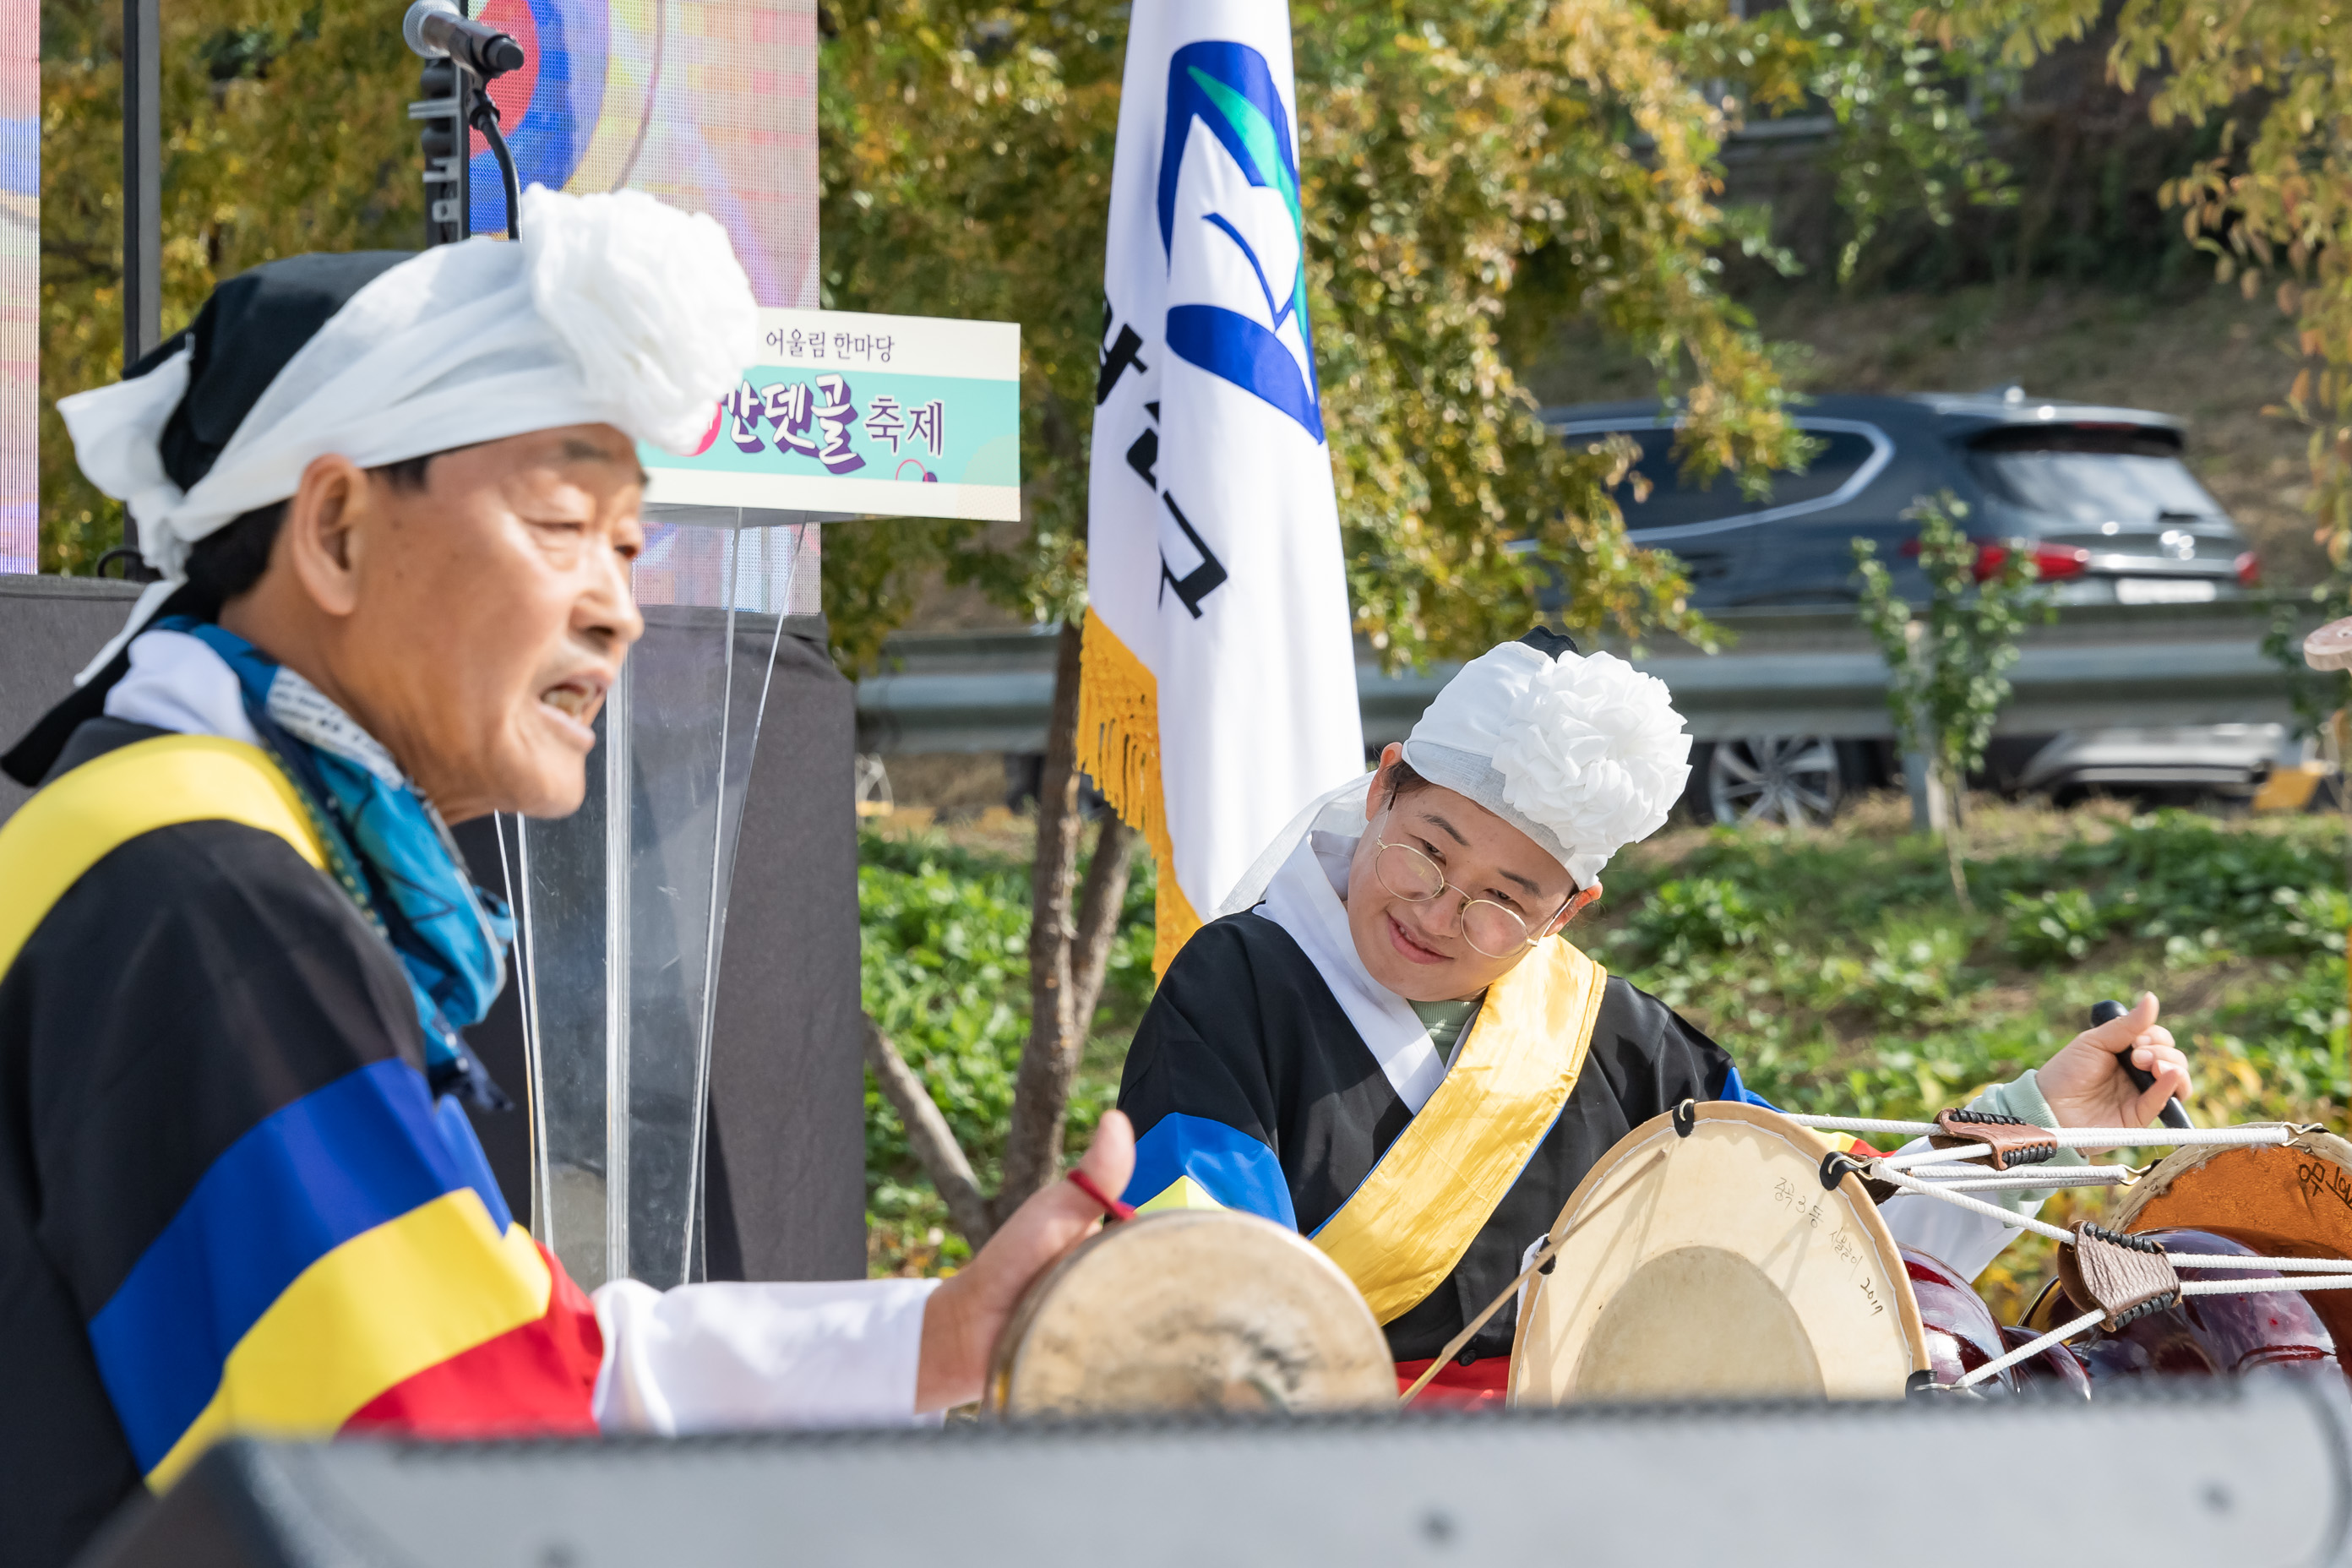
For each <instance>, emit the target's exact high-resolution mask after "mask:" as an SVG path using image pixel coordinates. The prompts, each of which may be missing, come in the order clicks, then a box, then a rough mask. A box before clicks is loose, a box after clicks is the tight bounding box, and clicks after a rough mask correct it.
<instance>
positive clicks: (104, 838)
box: [0, 735, 327, 974]
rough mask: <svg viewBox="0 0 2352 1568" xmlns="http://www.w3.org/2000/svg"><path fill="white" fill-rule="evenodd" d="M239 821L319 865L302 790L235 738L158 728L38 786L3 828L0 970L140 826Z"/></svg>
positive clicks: (322, 860)
mask: <svg viewBox="0 0 2352 1568" xmlns="http://www.w3.org/2000/svg"><path fill="white" fill-rule="evenodd" d="M207 821H227V822H241V823H243V824H245V825H246V826H248V827H257V828H260V829H261V830H262V831H263V832H265V833H274V834H276V835H277V836H278V837H280V838H283V839H284V840H286V842H287V843H289V844H290V845H292V846H293V847H294V851H295V853H296V854H298V855H299V856H301V857H302V858H303V859H305V860H308V861H309V862H310V864H311V865H313V866H316V867H318V868H320V870H324V869H325V868H326V864H327V856H326V851H325V850H324V849H323V848H322V847H320V843H319V837H318V833H317V831H316V830H315V829H314V828H312V826H310V816H309V814H308V813H307V812H306V811H305V810H304V809H303V806H302V800H301V797H300V796H299V795H296V794H295V793H294V786H293V784H290V783H289V782H288V780H287V777H286V775H285V774H284V773H280V772H278V765H277V764H276V763H273V762H271V761H270V760H269V758H268V756H267V755H265V754H264V753H262V752H259V751H257V750H256V749H255V748H253V747H251V746H248V745H247V744H246V743H245V742H241V741H224V740H221V739H219V738H218V737H216V736H212V735H159V736H157V737H156V738H155V739H153V740H152V741H137V742H132V743H131V744H130V745H128V746H123V747H121V748H120V749H118V750H115V751H111V752H107V753H106V754H105V755H103V756H99V757H93V758H91V759H90V760H89V762H86V763H82V764H81V766H79V767H78V768H75V769H74V770H73V771H72V772H70V773H67V774H65V775H64V776H63V777H61V778H59V779H58V780H56V781H55V782H54V783H51V784H45V785H43V786H42V787H41V789H40V790H39V791H37V793H36V794H35V795H34V796H33V798H32V799H30V800H28V801H26V803H25V804H24V805H22V806H20V807H18V808H17V811H16V816H12V817H10V818H9V819H8V821H7V824H6V826H0V974H5V973H7V969H8V966H9V965H10V964H11V963H15V962H16V953H17V951H18V950H19V949H21V948H22V947H23V946H24V945H25V943H26V941H27V940H28V939H29V938H30V937H31V936H32V934H33V931H34V930H35V928H37V926H39V924H40V923H41V921H43V920H44V919H45V918H46V917H47V915H48V912H49V910H50V909H51V908H52V907H53V906H54V905H55V904H56V903H57V901H58V900H59V899H62V898H64V897H65V896H66V893H67V890H68V889H70V888H72V886H73V885H74V884H75V883H76V882H79V881H80V880H81V878H82V873H84V872H85V871H88V870H89V868H91V867H92V866H95V865H97V864H98V863H99V861H100V860H102V859H104V858H106V857H107V856H108V855H109V854H110V853H112V852H113V851H114V849H115V848H117V847H119V846H121V845H123V844H127V843H129V842H130V841H131V839H133V838H136V837H139V836H140V835H141V834H142V833H152V832H153V831H154V830H155V829H157V828H159V827H171V826H175V825H177V824H179V823H183V822H207Z"/></svg>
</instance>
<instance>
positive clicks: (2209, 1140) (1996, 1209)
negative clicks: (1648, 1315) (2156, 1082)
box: [1789, 1116, 2352, 1389]
mask: <svg viewBox="0 0 2352 1568" xmlns="http://www.w3.org/2000/svg"><path fill="white" fill-rule="evenodd" d="M1789 1120H1790V1121H1794V1122H1796V1123H1797V1124H1798V1125H1800V1126H1802V1127H1810V1128H1813V1129H1815V1130H1816V1131H1835V1132H1876V1133H1889V1134H1902V1135H1906V1136H1909V1137H1915V1138H1917V1137H1930V1136H1937V1135H1948V1134H1949V1133H1950V1132H1951V1131H1953V1129H1952V1128H1950V1127H1948V1126H1947V1125H1941V1124H1938V1123H1937V1122H1933V1121H1883V1120H1877V1119H1874V1118H1867V1117H1858V1116H1791V1117H1790V1119H1789ZM2315 1131H2325V1129H2324V1128H2322V1127H2320V1126H2318V1125H2317V1124H2315V1123H2313V1124H2300V1123H2288V1122H2253V1123H2249V1124H2247V1125H2244V1126H2241V1127H2207V1128H2174V1127H2163V1128H2153V1129H2150V1128H2131V1127H2089V1128H2082V1127H2073V1128H2062V1129H2059V1130H2057V1131H2055V1132H2053V1133H2052V1135H2051V1136H2052V1138H2053V1141H2054V1142H2056V1144H2057V1145H2058V1147H2060V1148H2066V1149H2137V1148H2150V1147H2158V1146H2177V1147H2195V1146H2201V1147H2216V1146H2219V1147H2235V1148H2261V1147H2278V1146H2283V1145H2285V1144H2288V1143H2292V1142H2294V1140H2295V1139H2296V1138H2298V1137H2301V1136H2303V1135H2304V1134H2305V1133H2309V1132H2315ZM1991 1152H1992V1151H1991V1149H1990V1146H1988V1145H1984V1144H1979V1145H1978V1146H1977V1147H1975V1148H1973V1149H1949V1148H1947V1149H1921V1150H1916V1151H1913V1152H1910V1153H1903V1154H1874V1155H1873V1156H1871V1157H1869V1158H1863V1157H1861V1156H1858V1155H1855V1154H1853V1153H1832V1154H1830V1155H1829V1156H1827V1157H1826V1158H1825V1159H1823V1161H1822V1175H1823V1178H1824V1184H1827V1183H1828V1179H1829V1178H1830V1177H1831V1175H1832V1173H1836V1174H1838V1175H1841V1176H1842V1175H1843V1174H1846V1173H1852V1174H1853V1175H1855V1176H1857V1177H1859V1178H1861V1179H1862V1180H1864V1181H1865V1182H1883V1183H1885V1184H1887V1185H1888V1186H1891V1187H1894V1188H1895V1189H1896V1190H1897V1191H1898V1192H1904V1193H1916V1194H1919V1195H1920V1196H1922V1197H1930V1198H1934V1199H1935V1200H1937V1202H1938V1203H1947V1204H1952V1205H1957V1206H1958V1207H1960V1208H1964V1209H1968V1210H1970V1211H1971V1212H1974V1213H1977V1214H1980V1215H1986V1216H1987V1217H1989V1218H1991V1219H1996V1220H1999V1221H2000V1223H2001V1224H2002V1225H2003V1226H2009V1227H2011V1228H2013V1229H2021V1230H2030V1231H2032V1232H2033V1233H2034V1234H2035V1235H2037V1236H2046V1237H2049V1238H2050V1239H2051V1240H2053V1241H2055V1242H2059V1243H2061V1244H2062V1245H2064V1246H2067V1247H2074V1246H2075V1245H2076V1237H2075V1234H2074V1232H2073V1231H2068V1230H2062V1229H2060V1228H2059V1227H2058V1226H2054V1225H2051V1224H2049V1223H2048V1222H2047V1221H2044V1220H2041V1219H2037V1218H2035V1217H2033V1216H2032V1215H2021V1214H2017V1213H2014V1212H2012V1211H2011V1210H2009V1209H2004V1208H2001V1207H2000V1206H1998V1205H1993V1204H1989V1203H1986V1202H1984V1201H1983V1200H1982V1199H1980V1198H1974V1197H1970V1196H1969V1192H1972V1191H1990V1190H1996V1189H2000V1188H2009V1187H2014V1188H2017V1189H2021V1190H2037V1189H2043V1188H2054V1187H2059V1186H2073V1185H2085V1184H2091V1183H2090V1182H2089V1181H2088V1180H2087V1178H2085V1177H2083V1176H2077V1177H2076V1179H2075V1180H2074V1181H2063V1180H2059V1179H2057V1178H2061V1177H2063V1176H2066V1175H2069V1174H2071V1173H2069V1172H2064V1171H2046V1172H2021V1173H2015V1174H2014V1175H2000V1176H1995V1175H1990V1174H1986V1175H1982V1176H1978V1175H1975V1174H1974V1173H1977V1172H1981V1171H1983V1170H1984V1169H1985V1167H1984V1166H1983V1165H1981V1164H1969V1163H1963V1162H1969V1161H1981V1160H1983V1159H1985V1158H1987V1157H1988V1156H1989V1155H1990V1153H1991ZM2078 1169H2080V1168H2078ZM2088 1169H2089V1170H2092V1171H2116V1172H2117V1173H2118V1174H2117V1175H2116V1176H2114V1177H2111V1178H2108V1179H2109V1180H2113V1181H2116V1182H2123V1181H2128V1180H2130V1179H2131V1177H2132V1176H2133V1175H2136V1174H2137V1173H2136V1172H2133V1171H2132V1170H2131V1169H2130V1167H2128V1166H2092V1167H2088ZM1938 1176H1941V1177H1942V1178H1943V1179H1941V1180H1937V1179H1935V1178H1937V1177H1938ZM2086 1228H2088V1229H2091V1230H2093V1231H2095V1232H2096V1234H2097V1235H2098V1236H2099V1237H2110V1236H2111V1235H2112V1233H2109V1232H2105V1231H2099V1230H2098V1228H2097V1227H2096V1226H2087V1227H2086ZM2120 1244H2121V1245H2123V1246H2126V1247H2134V1248H2138V1247H2140V1243H2139V1242H2138V1241H2137V1238H2130V1239H2121V1241H2120ZM2148 1245H2149V1246H2154V1245H2155V1244H2153V1243H2150V1244H2148ZM2158 1250H2159V1251H2160V1250H2161V1248H2158ZM2164 1256H2165V1258H2167V1259H2168V1263H2169V1265H2170V1267H2171V1268H2175V1269H2183V1268H2187V1269H2203V1268H2215V1269H2229V1268H2241V1269H2254V1268H2259V1269H2262V1270H2263V1271H2264V1272H2265V1273H2266V1274H2267V1275H2268V1276H2269V1278H2265V1279H2185V1280H2181V1281H2180V1282H2179V1288H2178V1290H2177V1293H2174V1294H2171V1295H2168V1296H2167V1297H2165V1298H2163V1299H2161V1300H2159V1301H2158V1302H2152V1303H2143V1304H2141V1305H2140V1306H2137V1307H2135V1308H2134V1309H2132V1310H2131V1311H2130V1313H2129V1315H2128V1316H2126V1317H2123V1318H2121V1319H2120V1321H2118V1322H2116V1324H2113V1325H2111V1326H2120V1322H2121V1321H2129V1317H2130V1316H2137V1315H2138V1314H2139V1312H2140V1311H2141V1310H2155V1309H2156V1308H2157V1307H2158V1306H2163V1305H2170V1304H2171V1303H2172V1302H2173V1301H2175V1300H2179V1299H2182V1298H2187V1297H2190V1296H2252V1295H2260V1294H2262V1293H2263V1292H2265V1291H2274V1290H2341V1289H2352V1260H2347V1259H2343V1258H2231V1257H2224V1258H2215V1257H2204V1256H2199V1255H2195V1254H2188V1253H2169V1252H2167V1253H2165V1254H2164ZM2291 1275H2301V1276H2303V1278H2300V1279H2293V1278H2283V1276H2291ZM2114 1318H2116V1314H2114V1313H2111V1312H2110V1310H2108V1309H2107V1308H2105V1307H2101V1308H2099V1309H2097V1310H2095V1311H2089V1312H2085V1313H2084V1314H2083V1315H2082V1316H2081V1317H2079V1318H2076V1319H2075V1320H2074V1321H2072V1322H2068V1323H2062V1324H2060V1325H2059V1326H2058V1327H2056V1328H2054V1329H2053V1330H2051V1331H2049V1332H2048V1333H2045V1334H2042V1336H2040V1337H2039V1338H2037V1339H2033V1340H2029V1341H2028V1342H2025V1343H2024V1344H2021V1345H2020V1346H2018V1347H2017V1348H2016V1349H2015V1350H2012V1351H2011V1352H2008V1353H2007V1354H2005V1355H2001V1356H1998V1357H1995V1358H1994V1359H1993V1360H1991V1361H1989V1362H1987V1363H1985V1364H1984V1365H1982V1366H1980V1367H1978V1368H1977V1369H1976V1370H1975V1371H1973V1372H1969V1373H1964V1374H1963V1375H1962V1376H1961V1377H1960V1378H1959V1380H1958V1382H1956V1383H1953V1384H1948V1385H1938V1386H1948V1387H1950V1388H1955V1389H1965V1388H1973V1387H1974V1386H1976V1385H1977V1384H1979V1383H1982V1382H1984V1381H1985V1380H1986V1379H1988V1378H1991V1377H1996V1376H1998V1375H2000V1373H2003V1372H2006V1371H2008V1370H2009V1369H2010V1368H2011V1367H2013V1366H2015V1365H2017V1364H2018V1363H2021V1362H2026V1361H2031V1360H2032V1359H2033V1358H2034V1357H2035V1356H2038V1355H2040V1354H2041V1353H2042V1352H2044V1351H2046V1350H2049V1349H2050V1348H2051V1347H2052V1346H2053V1345H2056V1344H2060V1343H2062V1342H2064V1341H2066V1340H2070V1339H2072V1338H2074V1336H2075V1335H2076V1334H2079V1333H2084V1332H2085V1331H2088V1330H2090V1329H2093V1328H2095V1327H2097V1326H2098V1325H2100V1324H2102V1323H2108V1322H2110V1320H2111V1319H2114Z"/></svg>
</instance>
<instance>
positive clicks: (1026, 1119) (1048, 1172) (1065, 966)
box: [991, 620, 1085, 1220]
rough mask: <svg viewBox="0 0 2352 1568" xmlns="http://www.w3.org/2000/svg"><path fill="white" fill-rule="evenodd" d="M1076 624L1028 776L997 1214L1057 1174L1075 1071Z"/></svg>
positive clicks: (1062, 650)
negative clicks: (1018, 1039)
mask: <svg viewBox="0 0 2352 1568" xmlns="http://www.w3.org/2000/svg"><path fill="white" fill-rule="evenodd" d="M1078 645H1079V630H1078V624H1077V622H1076V621H1075V620H1071V621H1066V622H1065V623H1063V626H1062V635H1061V643H1060V647H1059V648H1058V649H1057V650H1056V653H1057V657H1056V658H1055V663H1054V712H1053V718H1052V721H1051V722H1050V723H1049V725H1048V727H1047V729H1046V731H1045V772H1044V774H1043V776H1041V777H1040V778H1039V780H1038V781H1037V860H1036V864H1035V865H1034V868H1032V871H1031V880H1030V909H1029V1039H1028V1042H1027V1043H1026V1044H1025V1045H1024V1046H1023V1047H1022V1049H1021V1067H1020V1069H1019V1071H1018V1072H1017V1073H1016V1074H1015V1075H1014V1077H1013V1124H1012V1126H1011V1127H1010V1128H1008V1129H1007V1130H1006V1133H1005V1139H1004V1179H1003V1184H1001V1185H1000V1186H999V1187H998V1188H997V1192H996V1197H995V1199H994V1201H993V1203H992V1205H991V1209H992V1213H993V1215H995V1217H996V1218H997V1219H999V1220H1002V1219H1003V1217H1004V1216H1005V1215H1008V1214H1011V1213H1012V1212H1013V1210H1014V1209H1015V1208H1017V1207H1019V1206H1020V1205H1021V1202H1022V1200H1023V1199H1024V1198H1026V1197H1027V1196H1028V1195H1029V1194H1032V1193H1034V1192H1035V1191H1037V1190H1038V1189H1039V1188H1040V1187H1043V1186H1044V1185H1045V1184H1046V1183H1047V1182H1050V1181H1052V1180H1053V1179H1054V1177H1055V1175H1056V1174H1058V1173H1059V1172H1060V1169H1061V1163H1062V1127H1063V1121H1064V1119H1065V1117H1066V1113H1067V1111H1068V1110H1069V1104H1070V1079H1071V1075H1072V1074H1073V1073H1074V1072H1075V1071H1076V1068H1077V1050H1076V1042H1077V1041H1080V1040H1083V1039H1084V1038H1085V1031H1084V1020H1082V1019H1081V1018H1079V1017H1078V1016H1077V1005H1076V1004H1077V1001H1078V997H1077V994H1076V992H1077V986H1076V984H1075V982H1076V979H1077V974H1076V967H1075V964H1074V962H1073V961H1074V959H1075V957H1076V954H1075V952H1074V950H1075V948H1076V941H1077V934H1078V933H1077V926H1076V920H1075V919H1074V915H1073V911H1072V909H1071V896H1072V894H1073V893H1075V892H1076V888H1077V879H1078V838H1079V834H1080V832H1081V830H1082V829H1083V828H1084V826H1085V823H1084V821H1083V820H1082V819H1081V818H1080V817H1079V816H1078V778H1079V774H1078V765H1077V741H1078Z"/></svg>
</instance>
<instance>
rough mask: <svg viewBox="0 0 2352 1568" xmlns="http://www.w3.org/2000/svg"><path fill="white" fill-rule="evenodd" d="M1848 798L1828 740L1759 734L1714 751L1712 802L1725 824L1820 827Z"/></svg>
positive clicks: (1709, 783) (1709, 774)
mask: <svg viewBox="0 0 2352 1568" xmlns="http://www.w3.org/2000/svg"><path fill="white" fill-rule="evenodd" d="M1844 793H1845V790H1844V777H1843V769H1841V768H1840V767H1839V765H1838V746H1837V742H1834V741H1832V740H1831V739H1830V738H1829V737H1828V736H1826V735H1759V736H1753V737H1750V738H1748V739H1746V740H1738V741H1718V742H1716V743H1715V744H1714V745H1713V746H1712V747H1710V748H1708V754H1707V759H1706V803H1707V807H1708V810H1709V812H1710V814H1711V815H1712V816H1714V818H1715V820H1716V821H1717V822H1721V823H1729V824H1738V823H1743V822H1773V823H1780V824H1783V825H1785V826H1790V827H1818V826H1822V825H1823V824H1826V823H1827V822H1828V821H1829V819H1830V818H1831V817H1832V816H1836V815H1837V808H1838V801H1839V799H1840V797H1841V796H1843V794H1844Z"/></svg>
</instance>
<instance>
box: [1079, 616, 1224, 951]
mask: <svg viewBox="0 0 2352 1568" xmlns="http://www.w3.org/2000/svg"><path fill="white" fill-rule="evenodd" d="M1078 766H1080V767H1081V768H1084V769H1085V770H1086V771H1087V773H1088V774H1089V775H1091V776H1092V777H1093V779H1094V781H1095V787H1096V788H1097V789H1098V790H1100V791H1102V794H1103V798H1104V799H1105V800H1107V801H1108V802H1109V803H1110V808H1111V809H1112V810H1113V811H1116V812H1117V813H1118V816H1119V820H1120V821H1122V822H1124V823H1126V824H1127V825H1128V826H1129V827H1132V828H1134V829H1135V830H1136V831H1137V832H1139V833H1140V834H1142V835H1143V842H1144V843H1145V844H1147V845H1149V846H1150V849H1151V858H1153V859H1154V860H1156V861H1158V862H1159V863H1160V896H1159V903H1158V907H1157V910H1156V913H1157V917H1158V922H1159V932H1158V940H1157V941H1155V942H1153V944H1152V949H1151V972H1152V973H1154V974H1165V973H1168V965H1169V964H1170V963H1173V962H1174V961H1175V958H1176V952H1177V950H1178V949H1179V948H1181V947H1182V946H1183V945H1184V943H1185V942H1186V941H1187V940H1188V939H1189V938H1190V937H1191V936H1192V933H1193V932H1194V931H1198V930H1200V929H1201V917H1200V916H1199V915H1197V914H1195V913H1194V912H1193V911H1192V901H1191V900H1188V899H1186V898H1185V897H1184V889H1182V888H1181V887H1179V886H1177V883H1176V850H1175V846H1174V844H1173V843H1172V842H1171V840H1170V838H1169V837H1168V806H1167V802H1166V799H1165V797H1163V796H1162V795H1161V794H1160V683H1159V682H1158V681H1156V680H1154V679H1152V678H1151V671H1150V670H1149V669H1146V668H1144V667H1143V661H1142V660H1141V659H1139V658H1136V657H1135V655H1133V654H1132V653H1129V651H1128V648H1127V645H1126V644H1125V643H1123V642H1121V641H1119V640H1118V636H1117V635H1116V634H1115V633H1113V632H1112V631H1111V629H1110V628H1109V627H1108V626H1105V625H1103V623H1102V620H1101V618H1100V617H1099V616H1097V615H1096V614H1095V613H1094V612H1093V611H1092V610H1088V611H1087V627H1086V634H1085V640H1084V642H1083V643H1082V644H1081V645H1080V653H1079V663H1078Z"/></svg>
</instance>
